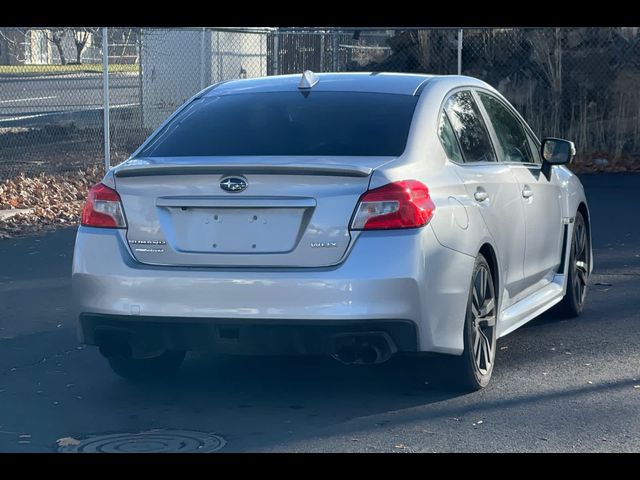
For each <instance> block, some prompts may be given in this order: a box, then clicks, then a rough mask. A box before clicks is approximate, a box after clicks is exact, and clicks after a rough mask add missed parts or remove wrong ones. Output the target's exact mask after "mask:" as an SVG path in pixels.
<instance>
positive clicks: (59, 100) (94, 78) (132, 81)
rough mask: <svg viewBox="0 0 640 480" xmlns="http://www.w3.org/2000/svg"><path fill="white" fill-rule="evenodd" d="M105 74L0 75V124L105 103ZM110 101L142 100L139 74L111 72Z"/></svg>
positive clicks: (124, 104) (128, 104) (114, 103)
mask: <svg viewBox="0 0 640 480" xmlns="http://www.w3.org/2000/svg"><path fill="white" fill-rule="evenodd" d="M102 82H103V79H102V74H100V73H73V74H68V75H31V76H24V77H22V76H20V77H18V76H0V126H9V125H13V126H20V125H23V124H28V123H29V121H31V122H33V121H34V120H35V119H36V118H40V117H41V116H45V118H47V119H48V121H51V119H50V118H49V117H51V116H52V115H57V114H60V113H62V112H67V113H69V112H83V111H87V110H97V109H101V108H102V106H103V92H102ZM109 104H110V105H111V106H112V107H114V108H116V107H132V106H135V105H139V104H140V78H139V76H138V75H137V74H132V73H112V74H110V75H109Z"/></svg>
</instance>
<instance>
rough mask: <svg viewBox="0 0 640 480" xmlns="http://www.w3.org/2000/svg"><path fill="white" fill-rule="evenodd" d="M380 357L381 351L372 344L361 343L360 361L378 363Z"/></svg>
mask: <svg viewBox="0 0 640 480" xmlns="http://www.w3.org/2000/svg"><path fill="white" fill-rule="evenodd" d="M381 357H382V352H381V351H380V350H379V349H378V348H377V347H375V346H373V345H363V346H362V348H361V349H360V359H361V360H362V363H365V364H369V363H378V362H379V361H380V358H381Z"/></svg>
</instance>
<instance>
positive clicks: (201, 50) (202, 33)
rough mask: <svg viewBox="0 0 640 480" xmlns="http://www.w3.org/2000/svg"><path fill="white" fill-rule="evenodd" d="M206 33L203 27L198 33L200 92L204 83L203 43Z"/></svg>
mask: <svg viewBox="0 0 640 480" xmlns="http://www.w3.org/2000/svg"><path fill="white" fill-rule="evenodd" d="M205 37H206V32H205V27H202V32H200V90H203V89H204V87H205V83H204V42H205Z"/></svg>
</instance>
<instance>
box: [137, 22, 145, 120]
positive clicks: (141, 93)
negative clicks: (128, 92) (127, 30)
mask: <svg viewBox="0 0 640 480" xmlns="http://www.w3.org/2000/svg"><path fill="white" fill-rule="evenodd" d="M142 30H143V29H142V28H140V30H139V31H138V99H139V100H140V131H143V130H144V100H143V98H142V95H143V91H144V85H143V84H142V82H143V80H144V79H143V78H142Z"/></svg>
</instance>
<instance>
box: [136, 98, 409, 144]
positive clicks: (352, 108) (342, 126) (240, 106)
mask: <svg viewBox="0 0 640 480" xmlns="http://www.w3.org/2000/svg"><path fill="white" fill-rule="evenodd" d="M417 101H418V97H415V96H412V95H395V94H380V93H360V92H311V93H305V94H303V93H301V92H297V91H296V92H269V93H244V94H231V95H222V96H207V97H203V98H200V99H197V100H195V101H193V102H192V103H191V104H190V105H189V106H188V107H187V108H185V109H184V110H183V111H182V112H181V113H179V114H178V115H177V116H176V117H175V118H174V119H173V120H172V121H171V122H169V124H168V125H166V126H165V128H164V129H163V130H162V131H161V132H160V133H159V134H158V135H157V136H156V138H155V139H154V140H152V141H151V142H150V144H149V145H148V146H147V147H145V148H144V149H143V150H142V152H141V153H140V156H154V157H182V156H222V155H225V156H226V155H283V156H285V155H303V156H304V155H327V156H398V155H401V154H402V152H403V151H404V149H405V145H406V143H407V137H408V134H409V127H410V125H411V119H412V117H413V112H414V110H415V106H416V103H417Z"/></svg>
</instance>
